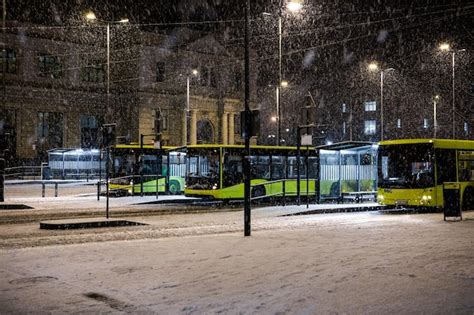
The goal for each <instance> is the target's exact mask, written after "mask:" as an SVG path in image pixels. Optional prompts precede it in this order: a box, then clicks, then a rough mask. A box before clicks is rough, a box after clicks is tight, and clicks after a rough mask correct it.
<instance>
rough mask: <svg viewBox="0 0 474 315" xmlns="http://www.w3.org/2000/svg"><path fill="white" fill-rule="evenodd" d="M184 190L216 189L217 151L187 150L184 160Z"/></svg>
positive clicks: (217, 182)
mask: <svg viewBox="0 0 474 315" xmlns="http://www.w3.org/2000/svg"><path fill="white" fill-rule="evenodd" d="M186 174H187V175H186V185H187V186H186V188H188V189H198V190H210V189H218V188H220V187H219V149H215V150H206V149H204V150H199V149H197V150H189V151H188V153H187V160H186Z"/></svg>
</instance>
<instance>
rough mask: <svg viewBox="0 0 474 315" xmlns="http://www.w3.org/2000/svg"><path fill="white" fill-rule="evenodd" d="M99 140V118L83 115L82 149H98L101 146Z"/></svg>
mask: <svg viewBox="0 0 474 315" xmlns="http://www.w3.org/2000/svg"><path fill="white" fill-rule="evenodd" d="M98 138H99V128H98V123H97V117H95V116H90V115H81V148H97V147H98V146H99V142H98Z"/></svg>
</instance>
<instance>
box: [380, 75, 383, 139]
mask: <svg viewBox="0 0 474 315" xmlns="http://www.w3.org/2000/svg"><path fill="white" fill-rule="evenodd" d="M380 140H381V141H382V140H383V70H380Z"/></svg>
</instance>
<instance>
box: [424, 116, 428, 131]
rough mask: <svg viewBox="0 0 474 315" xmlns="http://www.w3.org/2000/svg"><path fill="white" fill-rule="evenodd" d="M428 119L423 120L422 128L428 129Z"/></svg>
mask: <svg viewBox="0 0 474 315" xmlns="http://www.w3.org/2000/svg"><path fill="white" fill-rule="evenodd" d="M428 127H429V126H428V118H425V119H423V128H425V129H428Z"/></svg>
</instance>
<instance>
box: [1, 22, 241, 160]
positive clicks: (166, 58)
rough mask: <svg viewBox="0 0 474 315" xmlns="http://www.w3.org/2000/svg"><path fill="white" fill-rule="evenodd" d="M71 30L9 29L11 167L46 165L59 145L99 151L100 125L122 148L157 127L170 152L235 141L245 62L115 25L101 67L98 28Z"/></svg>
mask: <svg viewBox="0 0 474 315" xmlns="http://www.w3.org/2000/svg"><path fill="white" fill-rule="evenodd" d="M114 32H116V33H118V32H121V34H124V33H125V34H128V36H127V42H124V40H123V38H122V37H118V36H117V37H114V35H113V34H114ZM127 32H128V33H127ZM76 33H78V31H77V30H75V29H73V30H60V31H58V30H54V29H48V30H44V29H42V28H35V27H34V26H29V27H24V28H15V27H13V28H10V29H9V31H8V32H7V34H6V36H5V37H6V58H4V59H2V67H3V63H4V62H5V76H4V87H5V88H4V93H3V102H2V106H1V109H0V136H1V140H2V141H1V146H2V147H1V148H0V151H2V152H4V155H5V156H6V157H7V158H8V160H9V163H8V164H9V165H15V164H21V163H26V162H29V163H31V162H32V161H35V162H39V161H45V160H46V158H47V151H48V150H51V149H55V148H80V147H82V148H92V147H98V145H99V143H100V137H101V135H100V126H101V125H102V124H104V123H116V124H117V127H116V134H117V136H119V137H122V138H125V141H128V142H138V141H139V139H140V134H145V135H151V134H155V133H157V132H158V131H160V132H161V133H162V143H163V144H165V145H170V146H180V145H184V144H186V143H191V144H195V143H224V144H234V143H240V142H241V138H240V136H239V128H238V127H239V126H238V124H239V122H238V120H239V117H240V116H239V113H240V111H241V110H242V109H243V103H242V99H243V97H242V95H243V89H242V88H243V76H242V73H243V64H242V62H241V61H240V60H239V58H237V57H236V56H234V55H233V54H232V53H231V52H229V51H227V50H226V49H225V48H224V47H223V46H222V45H221V44H220V43H219V42H218V41H217V40H216V39H215V38H213V37H212V36H210V35H204V36H203V35H202V34H199V33H196V32H191V31H189V30H183V29H181V30H176V31H175V32H173V33H172V34H166V35H163V34H158V33H146V32H143V31H140V30H137V29H133V30H130V29H123V30H122V29H119V28H116V29H115V28H112V29H111V33H112V36H111V39H110V42H109V45H108V46H109V49H110V50H109V58H110V59H109V62H107V45H106V42H105V41H104V36H102V35H103V34H102V32H99V31H96V33H99V35H97V34H92V35H91V36H92V37H90V36H89V35H90V34H88V35H87V36H85V35H82V36H78V35H77V34H76ZM94 36H96V37H94ZM84 38H86V39H84ZM91 38H92V39H91ZM108 66H109V69H110V76H109V77H108V80H107V70H108ZM193 70H197V74H193ZM188 82H189V85H188ZM187 95H189V108H188V101H187V99H188V97H187ZM145 139H147V140H145V142H147V143H149V142H151V139H152V138H145Z"/></svg>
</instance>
